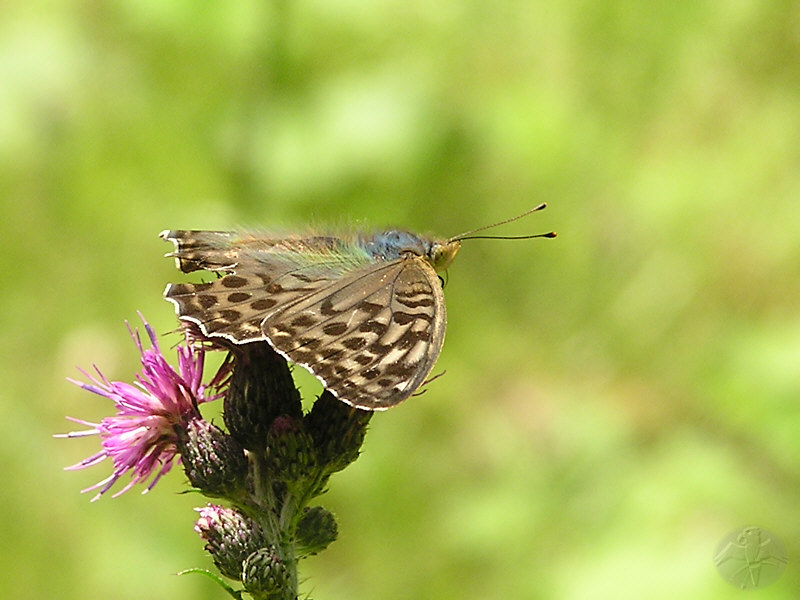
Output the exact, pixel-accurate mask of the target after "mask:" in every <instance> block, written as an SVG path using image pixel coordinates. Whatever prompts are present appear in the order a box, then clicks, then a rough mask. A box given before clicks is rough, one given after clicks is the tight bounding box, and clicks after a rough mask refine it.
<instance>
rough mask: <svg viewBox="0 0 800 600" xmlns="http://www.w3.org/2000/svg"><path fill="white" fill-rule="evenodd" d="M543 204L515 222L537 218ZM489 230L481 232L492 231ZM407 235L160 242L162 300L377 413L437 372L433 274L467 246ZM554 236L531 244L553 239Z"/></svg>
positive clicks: (206, 236) (223, 235)
mask: <svg viewBox="0 0 800 600" xmlns="http://www.w3.org/2000/svg"><path fill="white" fill-rule="evenodd" d="M544 206H545V205H544V204H541V205H539V206H537V207H535V208H533V209H531V210H529V211H527V212H525V213H523V214H522V215H520V216H519V217H515V218H514V219H508V220H507V221H503V222H501V223H496V224H495V225H501V224H503V223H506V222H509V221H512V220H516V219H518V218H521V217H523V216H525V215H527V214H530V213H531V212H534V211H536V210H540V209H542V208H544ZM495 225H490V226H489V227H494V226H495ZM483 229H487V227H481V228H480V229H476V230H473V231H470V232H467V233H465V234H462V235H459V236H456V237H453V238H450V239H433V238H429V237H424V236H419V235H415V234H413V233H408V232H406V231H398V230H390V231H383V232H379V233H370V234H365V233H353V234H350V235H345V236H333V235H289V236H284V237H273V236H269V235H264V234H258V233H247V232H229V231H180V230H177V231H164V232H162V233H161V237H162V238H163V239H165V240H168V241H171V242H173V243H174V244H175V251H174V252H171V253H169V254H167V256H171V257H174V258H175V260H176V263H177V265H178V268H180V270H181V271H183V272H185V273H189V272H191V271H198V270H206V271H216V272H218V273H219V274H220V275H222V277H221V278H220V279H218V280H216V281H212V282H208V283H173V284H170V285H168V286H167V289H166V291H165V292H164V296H165V297H166V298H167V300H169V301H170V302H172V303H173V304H174V305H175V309H176V312H177V314H178V317H179V319H181V320H183V321H187V322H190V323H193V324H195V325H197V326H199V328H200V329H201V331H202V332H203V334H204V335H205V336H207V337H210V338H215V337H218V338H223V339H225V340H228V341H229V342H231V343H233V344H247V343H250V342H257V341H265V340H266V341H267V342H269V343H270V344H271V345H272V347H273V348H275V350H277V351H278V352H279V353H280V354H282V355H283V356H285V357H287V358H288V359H289V360H291V361H292V362H294V363H296V364H299V365H302V366H303V367H305V368H307V369H308V370H309V371H310V372H311V373H313V374H314V375H315V376H316V377H317V378H318V379H319V380H320V381H321V382H322V384H323V385H324V386H325V388H326V389H328V390H329V391H331V392H332V393H333V394H335V395H336V396H337V397H338V398H339V399H340V400H342V401H343V402H346V403H348V404H351V405H352V406H356V407H358V408H363V409H366V410H384V409H387V408H390V407H392V406H394V405H395V404H397V403H399V402H402V401H403V400H405V399H406V398H408V397H409V396H410V395H411V394H413V393H414V391H415V390H417V389H418V388H419V387H420V386H421V385H422V384H423V383H424V382H425V380H426V379H427V377H428V375H429V374H430V372H431V369H433V365H434V363H435V362H436V359H437V358H438V357H439V352H440V351H441V349H442V343H443V342H444V332H445V325H446V322H447V316H446V311H445V304H444V295H443V294H442V285H441V283H440V281H439V277H438V275H437V274H436V272H437V271H441V270H443V269H446V268H447V266H448V265H449V264H450V263H451V262H452V260H453V258H455V255H456V253H457V252H458V250H459V248H460V247H461V241H462V240H464V239H474V238H476V237H488V236H471V237H467V236H469V235H470V234H472V233H475V232H476V231H481V230H483ZM554 236H555V233H553V232H551V233H546V234H539V235H536V236H518V237H519V238H530V237H554Z"/></svg>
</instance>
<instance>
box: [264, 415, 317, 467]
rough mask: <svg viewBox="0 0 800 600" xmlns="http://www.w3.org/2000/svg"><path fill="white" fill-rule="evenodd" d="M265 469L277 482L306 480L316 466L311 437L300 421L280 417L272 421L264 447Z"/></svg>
mask: <svg viewBox="0 0 800 600" xmlns="http://www.w3.org/2000/svg"><path fill="white" fill-rule="evenodd" d="M265 458H266V464H267V469H268V470H269V472H270V474H271V475H272V477H274V478H275V479H276V480H279V481H285V482H294V481H301V480H303V479H307V478H308V477H309V476H311V474H312V473H313V470H314V468H315V467H316V465H317V461H316V453H315V451H314V440H313V439H312V438H311V436H310V435H309V434H308V433H306V431H305V428H304V427H303V421H302V420H300V419H296V418H293V417H288V416H281V417H278V418H277V419H275V420H274V421H273V422H272V426H271V427H270V429H269V433H268V434H267V446H266V450H265Z"/></svg>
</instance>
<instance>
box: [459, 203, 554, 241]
mask: <svg viewBox="0 0 800 600" xmlns="http://www.w3.org/2000/svg"><path fill="white" fill-rule="evenodd" d="M546 206H547V203H545V202H542V203H541V204H540V205H538V206H534V207H533V208H531V209H529V210H526V211H525V212H524V213H522V214H521V215H517V216H516V217H511V218H510V219H505V220H503V221H498V222H497V223H492V224H491V225H484V226H483V227H478V228H477V229H470V230H469V231H465V232H464V233H462V234H459V235H457V236H454V237H451V238H450V239H449V240H447V241H448V242H458V241H461V240H529V239H532V238H539V237H546V238H554V237H556V232H555V231H549V232H547V233H537V234H535V235H510V236H504V235H503V236H501V235H472V234H473V233H478V232H479V231H485V230H487V229H491V228H493V227H499V226H500V225H505V224H506V223H513V222H514V221H518V220H519V219H521V218H523V217H527V216H528V215H529V214H531V213H535V212H536V211H539V210H542V209H543V208H545V207H546Z"/></svg>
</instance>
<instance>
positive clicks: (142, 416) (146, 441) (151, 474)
mask: <svg viewBox="0 0 800 600" xmlns="http://www.w3.org/2000/svg"><path fill="white" fill-rule="evenodd" d="M139 316H140V317H141V318H142V322H143V323H144V328H145V331H146V332H147V336H148V338H149V339H150V347H149V348H147V349H145V348H144V346H143V344H142V340H141V337H140V335H139V332H138V331H136V330H135V329H133V328H131V326H130V325H129V324H127V323H126V325H127V326H128V331H129V332H130V335H131V338H132V339H133V342H134V344H135V345H136V347H137V349H138V350H139V354H140V355H141V362H142V369H141V371H140V372H139V373H138V374H137V375H136V377H135V378H134V383H133V384H130V383H125V382H122V381H109V380H108V379H107V378H106V377H105V376H104V375H103V374H102V373H101V372H100V370H99V369H98V368H97V367H96V366H95V367H94V373H92V374H90V373H87V372H86V371H83V370H81V369H79V371H80V372H81V374H83V376H84V377H85V378H86V379H87V382H81V381H76V380H74V379H68V381H70V382H71V383H74V384H75V385H78V386H79V387H81V388H83V389H85V390H86V391H88V392H91V393H93V394H97V395H99V396H103V397H105V398H108V399H109V400H111V401H113V402H114V408H115V409H116V411H117V413H116V414H115V415H113V416H110V417H106V418H104V419H103V420H102V421H101V422H100V423H92V422H89V421H83V420H81V419H75V418H72V417H68V419H69V420H70V421H73V422H74V423H78V424H80V425H85V426H86V427H88V429H86V430H84V431H73V432H70V433H66V434H61V435H58V436H56V437H64V438H74V437H84V436H88V435H98V436H99V437H100V443H101V445H102V450H100V451H99V452H97V453H96V454H93V455H92V456H90V457H88V458H86V459H84V460H82V461H81V462H79V463H77V464H75V465H72V466H70V467H67V469H69V470H74V469H83V468H86V467H90V466H93V465H96V464H98V463H99V462H101V461H102V460H104V459H106V458H110V459H111V461H112V463H113V465H114V471H113V473H112V474H111V475H109V476H108V477H106V478H105V479H103V480H102V481H100V482H98V483H96V484H94V485H92V486H90V487H88V488H86V489H85V490H82V492H88V491H92V490H98V489H99V491H98V492H97V494H96V495H95V496H94V498H92V501H95V500H97V499H98V498H100V497H101V496H102V495H103V494H105V493H106V492H108V491H109V489H111V488H112V487H113V486H114V484H115V483H116V482H117V481H118V480H119V479H120V478H121V477H123V476H124V475H126V474H130V477H131V480H130V481H129V482H128V483H127V484H126V485H125V486H124V487H123V488H122V489H121V490H119V491H117V492H115V493H114V494H113V496H112V497H116V496H119V495H120V494H122V493H124V492H126V491H127V490H129V489H130V488H131V487H132V486H134V485H135V484H138V483H147V482H148V480H149V483H147V485H146V487H145V489H144V491H143V492H142V493H146V492H148V491H149V490H151V489H152V488H153V486H154V485H155V484H156V483H157V482H158V481H159V480H160V479H161V477H163V476H164V475H166V474H167V473H168V472H169V471H170V470H171V469H172V467H173V465H174V464H175V463H176V462H180V454H179V453H178V447H177V441H178V435H179V433H180V432H181V431H183V430H185V429H186V427H187V426H188V423H189V422H190V421H192V420H194V419H199V418H202V417H201V416H200V413H199V411H198V410H197V407H198V405H199V404H201V403H203V402H208V401H210V400H214V399H216V398H219V397H220V396H221V395H222V394H223V393H224V392H223V391H220V392H219V393H216V394H212V395H206V393H205V390H206V387H207V386H203V384H202V377H203V366H204V362H205V361H204V354H205V351H204V349H203V348H202V346H201V345H198V344H192V343H191V342H189V343H186V344H179V345H178V347H177V354H178V369H177V370H176V369H175V368H173V367H172V366H171V365H170V364H169V363H168V362H167V360H166V358H165V357H164V355H163V354H162V353H161V349H160V348H159V346H158V340H157V337H156V334H155V332H154V331H153V328H152V327H151V326H150V325H149V323H147V321H145V320H144V317H142V316H141V314H140V315H139ZM218 376H219V374H218ZM217 379H218V377H215V378H214V379H213V380H212V385H213V384H216V385H215V387H216V389H221V385H220V383H221V382H220V381H217Z"/></svg>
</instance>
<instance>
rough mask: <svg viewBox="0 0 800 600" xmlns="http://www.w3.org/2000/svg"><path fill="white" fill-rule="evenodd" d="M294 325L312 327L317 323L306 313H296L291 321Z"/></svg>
mask: <svg viewBox="0 0 800 600" xmlns="http://www.w3.org/2000/svg"><path fill="white" fill-rule="evenodd" d="M291 324H292V326H294V327H313V326H314V325H316V324H317V320H316V319H314V318H313V317H311V316H310V315H308V314H304V315H298V316H296V317H295V318H294V319H292V322H291Z"/></svg>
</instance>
